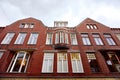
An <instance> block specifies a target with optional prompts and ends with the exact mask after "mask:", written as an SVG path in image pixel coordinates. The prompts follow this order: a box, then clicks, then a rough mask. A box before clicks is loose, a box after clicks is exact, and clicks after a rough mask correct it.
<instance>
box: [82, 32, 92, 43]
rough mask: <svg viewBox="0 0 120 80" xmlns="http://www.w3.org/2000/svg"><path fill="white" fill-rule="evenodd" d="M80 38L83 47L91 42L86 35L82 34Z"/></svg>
mask: <svg viewBox="0 0 120 80" xmlns="http://www.w3.org/2000/svg"><path fill="white" fill-rule="evenodd" d="M81 36H82V41H83V44H84V45H91V42H90V39H89V37H88V34H87V33H82V34H81Z"/></svg>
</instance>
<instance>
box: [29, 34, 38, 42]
mask: <svg viewBox="0 0 120 80" xmlns="http://www.w3.org/2000/svg"><path fill="white" fill-rule="evenodd" d="M37 39H38V33H31V35H30V38H29V41H28V44H36V42H37Z"/></svg>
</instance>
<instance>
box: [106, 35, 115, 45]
mask: <svg viewBox="0 0 120 80" xmlns="http://www.w3.org/2000/svg"><path fill="white" fill-rule="evenodd" d="M104 36H105V38H106V40H107V42H108V44H109V45H116V44H115V42H114V40H113V39H112V37H111V35H110V34H104Z"/></svg>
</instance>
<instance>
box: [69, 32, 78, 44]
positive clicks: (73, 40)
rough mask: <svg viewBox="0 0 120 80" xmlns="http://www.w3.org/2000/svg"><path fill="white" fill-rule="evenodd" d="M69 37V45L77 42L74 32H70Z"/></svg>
mask: <svg viewBox="0 0 120 80" xmlns="http://www.w3.org/2000/svg"><path fill="white" fill-rule="evenodd" d="M70 38H71V45H77V44H78V43H77V38H76V34H75V33H71V34H70Z"/></svg>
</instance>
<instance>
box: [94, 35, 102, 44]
mask: <svg viewBox="0 0 120 80" xmlns="http://www.w3.org/2000/svg"><path fill="white" fill-rule="evenodd" d="M93 38H94V40H95V42H96V45H104V44H103V41H102V39H101V38H100V35H99V34H93Z"/></svg>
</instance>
